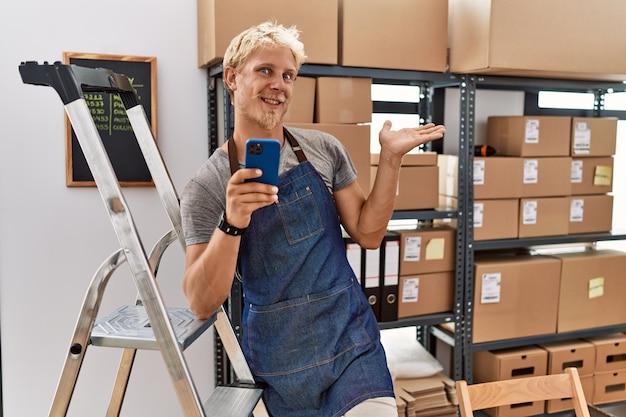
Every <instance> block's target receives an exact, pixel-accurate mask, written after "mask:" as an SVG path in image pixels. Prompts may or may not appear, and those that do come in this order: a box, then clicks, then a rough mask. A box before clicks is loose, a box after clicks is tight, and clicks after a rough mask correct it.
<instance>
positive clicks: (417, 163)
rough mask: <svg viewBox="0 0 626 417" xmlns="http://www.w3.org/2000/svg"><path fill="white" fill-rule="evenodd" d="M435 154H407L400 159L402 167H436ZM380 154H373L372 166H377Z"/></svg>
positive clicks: (436, 155)
mask: <svg viewBox="0 0 626 417" xmlns="http://www.w3.org/2000/svg"><path fill="white" fill-rule="evenodd" d="M437 158H438V154H437V152H416V153H408V154H406V155H404V157H403V158H402V166H403V167H421V166H432V165H437ZM379 161H380V154H377V153H373V154H372V155H371V159H370V162H371V164H372V165H378V163H379Z"/></svg>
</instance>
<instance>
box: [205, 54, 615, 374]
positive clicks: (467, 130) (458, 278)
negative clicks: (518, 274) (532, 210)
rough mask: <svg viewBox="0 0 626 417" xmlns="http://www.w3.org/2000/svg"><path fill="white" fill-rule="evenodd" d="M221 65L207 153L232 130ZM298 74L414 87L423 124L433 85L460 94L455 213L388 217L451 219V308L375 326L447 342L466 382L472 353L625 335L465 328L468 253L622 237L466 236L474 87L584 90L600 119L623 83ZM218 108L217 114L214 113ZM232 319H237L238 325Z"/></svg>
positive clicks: (318, 69)
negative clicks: (482, 334) (511, 335)
mask: <svg viewBox="0 0 626 417" xmlns="http://www.w3.org/2000/svg"><path fill="white" fill-rule="evenodd" d="M221 74H222V67H221V65H216V66H214V67H212V68H210V69H209V71H208V78H209V79H208V81H209V82H208V86H209V88H208V93H209V94H208V95H209V141H210V142H209V149H210V150H211V152H212V151H213V150H214V149H216V148H217V147H218V146H219V133H218V130H219V122H222V123H223V126H222V127H223V137H228V136H230V134H231V132H232V129H233V114H232V107H231V106H230V99H229V97H228V94H227V93H226V91H225V90H224V89H222V94H223V97H222V98H221V100H222V102H223V106H222V108H221V109H220V108H218V107H219V105H218V102H219V94H218V92H219V88H218V84H219V83H218V82H217V79H219V78H220V77H221ZM300 74H301V75H307V76H333V77H367V78H372V80H373V82H375V83H383V84H384V83H390V84H394V83H398V82H402V83H404V84H407V85H417V86H420V87H421V88H420V91H421V100H420V103H419V105H418V106H419V114H420V116H421V117H422V118H423V120H424V122H425V123H426V122H429V121H431V120H432V115H433V106H432V102H433V96H434V91H435V90H436V89H439V88H446V87H457V88H459V89H460V99H459V110H460V113H459V138H458V146H459V147H458V153H459V155H458V156H459V161H458V178H459V181H458V191H457V193H458V208H455V209H449V208H439V209H436V210H415V211H413V210H410V211H397V212H395V213H394V215H393V217H392V219H394V220H407V219H416V220H420V221H431V220H435V219H456V222H457V240H456V272H455V274H456V275H455V295H454V310H453V311H450V312H447V313H442V314H433V315H426V316H417V317H411V318H406V319H400V320H397V321H393V322H382V323H380V328H381V329H387V328H395V327H403V326H416V327H417V328H418V335H417V337H418V339H419V340H420V342H422V343H423V344H424V345H425V346H426V347H427V348H428V347H429V346H430V345H431V344H432V341H431V338H433V337H434V338H438V339H440V340H442V341H444V342H446V343H447V344H449V345H453V346H454V349H453V351H454V354H453V356H454V357H453V362H454V370H453V372H452V373H453V375H452V376H453V377H454V378H455V379H461V378H462V379H465V380H467V381H468V382H470V383H471V382H472V379H473V372H472V355H473V353H474V352H477V351H480V350H489V349H500V348H508V347H518V346H524V345H529V344H536V343H546V342H551V341H559V340H568V339H574V338H580V337H589V336H595V335H600V334H607V333H612V332H616V331H626V324H624V325H623V326H621V325H620V326H611V327H603V328H595V329H588V330H584V331H576V332H568V333H559V334H550V335H543V336H537V337H530V338H520V339H510V340H503V341H498V342H489V343H480V344H474V343H472V326H473V316H472V314H473V305H472V303H473V296H474V283H473V280H474V252H475V251H487V250H501V249H515V248H529V247H533V246H544V245H558V244H570V243H587V242H598V241H608V240H626V231H611V232H608V233H591V234H582V235H567V236H554V237H541V238H529V239H506V240H492V241H478V242H474V240H473V237H474V234H473V220H474V219H473V203H474V195H473V170H472V167H473V155H474V154H473V150H474V144H475V140H474V136H475V132H474V131H475V123H476V120H475V116H476V115H475V109H476V90H477V89H479V88H481V89H483V88H484V89H500V90H523V91H525V92H532V93H537V92H538V91H541V90H551V91H567V92H588V93H593V94H594V97H595V100H594V101H595V106H594V109H593V111H591V112H589V113H590V114H589V115H590V116H602V115H603V110H604V109H603V103H604V96H605V95H606V94H608V93H610V92H621V91H626V84H623V83H618V82H605V81H588V80H575V79H572V80H567V79H541V78H526V77H499V76H482V75H473V74H449V73H431V72H421V71H405V70H387V69H375V68H360V67H359V68H357V67H341V66H334V65H331V66H329V65H304V66H303V67H302V68H301V70H300ZM220 110H221V116H218V113H219V111H220ZM240 297H241V288H240V287H238V286H237V285H236V287H234V288H233V293H232V296H231V300H230V302H229V305H228V311H229V312H230V314H231V316H232V320H233V324H234V327H235V332H237V333H238V332H239V331H240V327H239V324H238V323H240V318H241V308H240V306H239V305H238V303H237V302H234V301H233V300H240ZM238 319H239V321H238ZM444 323H454V331H453V332H450V331H447V330H444V329H442V328H440V327H439V326H437V325H438V324H444ZM216 352H217V353H216V374H217V376H218V381H220V382H228V381H224V380H223V379H220V378H225V377H227V375H228V364H227V360H226V358H225V357H224V356H223V354H222V353H221V349H220V346H219V340H218V341H217V345H216Z"/></svg>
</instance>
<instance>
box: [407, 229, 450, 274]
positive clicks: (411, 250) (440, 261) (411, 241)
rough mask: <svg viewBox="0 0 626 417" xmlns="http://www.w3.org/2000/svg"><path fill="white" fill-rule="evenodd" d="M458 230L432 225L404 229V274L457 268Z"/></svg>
mask: <svg viewBox="0 0 626 417" xmlns="http://www.w3.org/2000/svg"><path fill="white" fill-rule="evenodd" d="M455 267H456V229H455V228H453V227H449V226H443V225H442V226H432V227H424V228H418V229H416V230H411V231H401V232H400V275H414V274H427V273H431V272H445V271H454V269H455Z"/></svg>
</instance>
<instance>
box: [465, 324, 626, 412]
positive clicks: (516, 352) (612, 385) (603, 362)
mask: <svg viewBox="0 0 626 417" xmlns="http://www.w3.org/2000/svg"><path fill="white" fill-rule="evenodd" d="M568 367H575V368H577V369H578V373H579V375H580V380H581V385H582V387H583V391H584V394H585V399H586V400H587V402H588V403H589V404H606V403H611V402H616V401H623V400H625V399H626V388H625V385H626V375H625V374H626V335H624V334H622V333H619V334H613V335H606V336H598V337H592V338H588V339H575V340H567V341H559V342H553V343H546V344H541V345H532V346H524V347H519V348H510V349H500V350H494V351H480V352H476V353H475V354H474V362H473V369H474V379H475V382H488V381H497V380H502V379H514V378H523V377H532V376H539V375H547V374H558V373H562V372H563V371H564V370H565V368H568ZM572 408H573V404H572V401H571V399H569V398H563V399H560V400H550V401H535V402H529V403H523V404H513V405H511V406H503V407H498V408H493V409H489V410H486V412H487V414H489V415H490V416H492V417H524V416H532V415H537V414H543V413H556V412H562V411H565V410H571V409H572Z"/></svg>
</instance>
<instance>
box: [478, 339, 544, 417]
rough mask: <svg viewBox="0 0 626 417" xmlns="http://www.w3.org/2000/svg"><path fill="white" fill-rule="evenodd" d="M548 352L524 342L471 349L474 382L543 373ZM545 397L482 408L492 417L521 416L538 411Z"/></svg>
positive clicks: (539, 412)
mask: <svg viewBox="0 0 626 417" xmlns="http://www.w3.org/2000/svg"><path fill="white" fill-rule="evenodd" d="M547 363H548V353H547V352H546V351H545V350H543V349H541V348H539V347H536V346H528V347H521V348H512V349H501V350H494V351H482V352H476V353H474V362H473V369H474V379H475V381H476V382H489V381H500V380H503V379H515V378H525V377H531V376H540V375H546V368H547ZM545 403H546V402H545V401H533V402H529V403H523V404H513V405H506V406H501V407H497V408H490V409H486V410H484V411H485V412H486V413H487V414H488V415H490V416H492V417H522V416H532V415H537V414H542V413H543V412H544V408H545Z"/></svg>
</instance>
